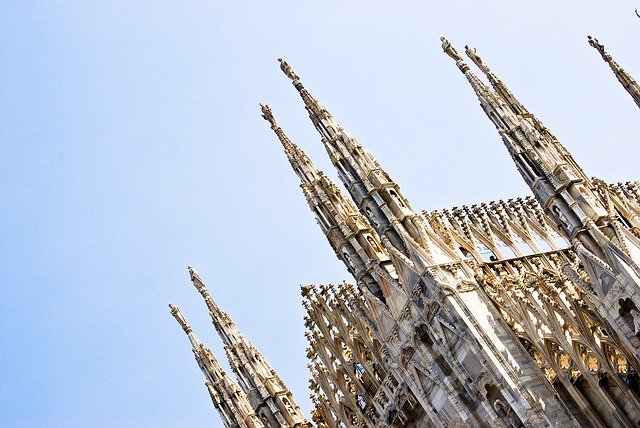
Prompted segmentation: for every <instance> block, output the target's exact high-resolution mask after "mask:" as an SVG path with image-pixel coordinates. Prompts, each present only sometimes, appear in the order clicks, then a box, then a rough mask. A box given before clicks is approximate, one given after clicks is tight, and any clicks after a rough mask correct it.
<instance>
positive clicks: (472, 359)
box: [171, 37, 640, 428]
mask: <svg viewBox="0 0 640 428" xmlns="http://www.w3.org/2000/svg"><path fill="white" fill-rule="evenodd" d="M589 43H590V44H591V46H593V47H594V48H595V49H596V50H597V51H598V52H599V53H600V54H601V56H602V58H603V59H604V61H605V62H606V63H607V64H608V65H609V66H610V67H611V69H612V71H613V72H614V74H615V76H616V77H617V78H618V80H619V81H620V82H621V83H622V85H623V86H624V88H625V89H626V90H627V91H628V92H629V94H630V95H631V96H632V97H633V99H634V101H635V102H636V104H638V106H639V107H640V85H638V84H637V83H636V81H635V80H634V79H633V78H632V77H631V76H630V75H629V74H628V73H627V72H625V71H624V70H623V69H622V68H621V67H620V66H619V65H618V64H617V62H616V61H615V60H613V58H612V57H611V55H609V54H608V53H607V52H606V51H605V49H604V47H603V46H602V45H601V44H600V43H599V42H598V41H597V40H596V39H595V38H592V37H589ZM442 47H443V50H444V52H445V53H446V54H447V55H449V56H450V57H451V58H452V59H453V60H454V61H455V64H456V66H457V68H458V69H459V70H460V72H461V73H462V74H463V75H464V77H465V78H466V79H467V80H468V82H469V84H470V85H471V88H472V89H473V91H474V92H475V94H476V95H477V97H478V100H479V102H480V106H481V107H482V109H483V110H484V112H485V113H486V115H487V116H488V118H489V119H490V120H491V121H492V122H493V123H494V125H495V127H496V129H497V130H498V133H499V135H500V137H501V138H502V141H503V143H504V145H505V147H506V149H507V151H508V153H509V155H510V156H511V158H512V159H513V161H514V162H515V164H516V167H517V169H518V171H519V172H520V174H521V175H522V177H523V179H524V180H525V182H526V183H527V185H528V186H529V187H530V188H531V190H532V192H533V197H525V198H516V199H509V200H500V201H492V202H488V203H482V204H479V205H472V206H462V207H459V208H458V207H454V208H453V209H449V210H446V209H445V210H441V211H431V212H426V211H424V212H422V213H419V212H417V211H415V210H414V209H413V208H412V207H411V204H410V202H409V201H408V200H407V199H406V198H405V197H404V195H403V194H402V192H401V191H400V188H399V186H398V185H397V184H396V183H395V182H394V181H393V180H392V178H391V177H390V176H389V175H388V174H387V173H386V172H385V170H384V169H383V168H382V167H381V165H380V164H379V163H378V161H377V160H376V159H375V158H374V157H373V155H372V154H371V153H370V152H368V151H367V150H366V149H365V148H364V147H363V146H362V145H361V144H360V143H359V142H358V141H357V140H356V139H354V138H353V137H351V136H350V135H349V134H348V133H347V132H346V131H345V130H344V128H342V126H340V125H339V124H338V122H337V121H336V120H335V119H334V118H333V116H332V115H331V113H329V111H328V110H327V109H326V108H324V107H323V106H322V105H321V104H320V103H319V102H318V101H317V100H316V98H314V97H313V96H312V95H311V94H310V93H309V92H308V91H307V89H306V88H305V87H304V86H303V84H302V83H301V81H300V78H299V77H298V75H297V74H296V73H295V72H294V71H293V69H292V68H291V66H289V64H287V63H286V62H285V61H283V60H279V61H280V66H281V68H282V70H283V72H284V73H285V75H286V76H287V77H288V78H289V79H290V80H291V81H292V83H293V86H294V87H295V89H296V90H297V92H298V93H299V95H300V96H301V98H302V100H303V102H304V105H305V108H306V110H307V112H308V114H309V117H310V119H311V121H312V123H313V125H314V126H315V127H316V129H317V130H318V132H319V133H320V135H321V140H322V143H323V145H324V146H325V148H326V150H327V153H328V155H329V157H330V159H331V161H332V163H333V165H334V166H335V167H336V169H337V171H338V175H339V177H340V181H342V184H343V185H344V186H345V187H346V190H347V193H346V194H344V193H343V192H341V191H340V190H339V189H338V187H337V186H336V185H335V184H334V183H333V182H331V180H329V179H328V178H327V176H326V175H325V174H324V173H323V172H322V171H320V170H318V169H317V168H316V167H315V166H314V164H313V163H312V161H311V160H310V159H309V158H308V157H307V156H306V154H305V153H304V152H303V151H302V150H301V149H300V148H299V147H298V146H297V145H296V144H295V143H293V142H292V141H291V140H290V139H289V138H288V137H287V135H286V134H285V133H284V131H283V130H282V128H281V127H280V126H279V125H278V123H277V121H276V119H275V117H274V115H273V113H272V111H271V109H270V108H269V107H268V106H267V105H262V115H263V117H264V119H265V120H267V121H268V123H269V124H270V126H271V129H272V130H273V132H274V133H275V134H276V136H277V138H278V139H279V140H280V142H281V143H282V146H283V148H284V152H285V154H286V156H287V158H288V160H289V162H290V164H291V167H292V168H293V170H294V172H295V173H296V174H297V176H298V178H299V179H300V186H301V188H302V191H303V194H304V196H305V198H306V200H307V202H308V204H309V206H310V208H311V210H312V211H313V213H314V214H315V217H316V219H317V221H318V224H319V226H320V228H321V229H322V231H323V233H324V234H325V235H326V237H327V240H328V241H329V243H330V244H331V247H332V248H333V250H334V251H335V253H336V255H337V257H338V258H339V259H340V260H341V261H342V262H343V263H344V264H345V266H346V267H347V269H348V270H349V272H350V273H351V275H352V276H353V278H354V280H355V282H354V284H353V285H352V284H349V283H342V284H339V285H321V286H313V285H309V286H303V287H302V296H303V305H304V307H305V309H306V312H307V315H306V316H305V320H304V322H305V326H306V330H307V331H306V333H305V335H306V337H307V339H308V341H309V344H310V346H309V348H308V352H307V356H308V358H309V369H310V371H311V380H310V389H311V398H312V400H313V403H314V405H315V408H314V410H313V412H312V420H313V424H314V425H315V426H317V427H319V428H339V427H367V428H374V427H484V426H492V427H521V426H531V427H542V426H558V427H560V426H562V427H601V426H607V427H633V426H638V425H640V378H639V375H638V373H639V371H640V185H639V183H638V182H627V183H624V184H620V183H619V184H609V183H605V182H603V181H602V180H599V179H596V178H590V177H589V176H588V175H586V174H585V172H584V171H583V170H582V168H581V167H580V165H578V164H577V162H576V161H575V160H574V158H573V157H572V155H571V153H570V152H569V151H568V150H567V149H566V148H565V147H564V146H563V145H562V144H561V143H560V142H559V141H558V140H557V138H556V137H555V136H554V135H553V134H552V133H551V131H550V130H549V129H547V128H546V127H545V126H544V125H543V123H542V122H541V121H540V120H538V119H537V118H536V117H535V116H534V115H533V114H532V113H530V112H529V111H528V110H527V109H526V108H525V107H524V106H523V105H522V104H521V103H520V102H519V101H518V100H517V99H516V98H515V96H514V95H513V94H512V93H511V91H510V90H509V89H508V88H507V86H506V85H505V84H504V83H503V81H502V80H501V79H500V78H499V77H498V76H496V75H495V74H494V73H493V72H492V71H491V70H490V69H489V67H488V66H487V65H486V64H485V63H484V62H483V61H482V59H481V58H480V57H479V56H478V54H477V53H476V51H475V50H474V49H470V48H468V47H466V49H465V54H466V56H467V57H468V58H469V60H470V63H467V62H466V61H465V59H463V57H462V55H461V54H459V53H458V51H457V50H456V49H455V48H454V47H453V46H452V45H451V44H450V43H449V42H448V41H447V40H446V39H444V38H443V39H442ZM470 64H472V65H474V66H475V68H476V69H477V70H479V71H480V74H481V75H484V76H483V78H482V79H481V78H479V77H478V75H477V74H476V73H474V71H473V69H472V67H471V65H470ZM485 82H488V84H487V83H485ZM189 272H190V276H191V280H192V282H193V284H194V285H195V287H196V289H197V290H198V291H199V292H200V293H201V294H202V296H203V298H204V300H205V302H206V304H207V306H208V308H209V312H210V314H211V318H212V320H213V323H214V326H215V328H216V330H217V331H218V333H219V335H220V337H221V338H222V340H223V342H224V349H225V351H226V354H227V357H228V359H229V363H230V365H231V368H232V370H233V371H234V373H235V375H236V378H237V382H235V381H234V380H232V379H231V378H230V377H229V376H228V375H227V374H226V373H225V372H224V370H223V369H222V368H221V367H220V365H219V364H218V362H217V361H216V359H215V357H213V355H212V354H211V351H209V350H208V349H207V348H206V347H205V346H204V344H202V342H200V341H199V339H198V338H197V337H196V336H195V335H194V333H193V331H192V330H191V327H190V326H189V325H188V324H187V321H186V320H185V318H184V317H183V315H182V314H181V313H180V311H179V309H178V308H177V307H175V306H173V305H171V313H172V314H173V315H174V316H175V318H176V319H177V321H178V322H179V323H180V325H181V326H182V328H183V329H184V331H185V333H186V334H187V335H188V337H189V339H190V341H191V344H192V347H193V352H194V354H195V357H196V360H197V362H198V364H199V366H200V368H201V369H202V371H203V373H204V375H205V378H206V386H207V389H208V390H209V393H210V395H211V398H212V400H213V404H214V406H215V407H216V409H217V410H218V411H219V413H220V415H221V417H222V419H223V421H224V424H225V427H228V428H230V427H311V426H312V424H311V423H310V422H308V421H307V420H306V419H305V417H304V416H303V414H302V413H301V411H300V408H299V407H298V406H297V405H296V403H295V401H294V399H293V396H292V394H291V392H290V391H289V390H288V389H287V387H286V386H285V384H284V383H283V382H282V380H281V379H280V378H279V376H278V375H277V374H276V372H275V371H274V370H273V369H272V368H271V366H270V365H269V363H268V362H267V361H266V359H265V358H264V356H263V355H262V354H261V353H260V352H259V351H258V350H257V349H255V347H254V346H253V345H252V344H251V343H250V342H249V341H248V340H246V339H245V338H244V336H242V334H241V333H240V332H239V331H238V330H237V328H236V327H235V325H234V323H233V321H232V320H231V319H230V318H229V316H228V315H227V314H225V313H224V312H223V311H222V310H220V308H219V307H218V306H217V304H216V303H215V301H214V300H213V299H212V297H211V296H210V294H209V292H208V291H207V289H206V287H205V285H204V283H203V282H202V280H201V279H200V277H199V276H198V274H197V273H196V272H195V271H194V270H193V269H192V268H189Z"/></svg>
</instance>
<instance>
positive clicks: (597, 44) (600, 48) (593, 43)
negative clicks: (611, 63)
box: [587, 36, 607, 57]
mask: <svg viewBox="0 0 640 428" xmlns="http://www.w3.org/2000/svg"><path fill="white" fill-rule="evenodd" d="M587 39H589V44H590V45H591V46H593V47H594V48H596V50H597V51H598V52H600V55H602V56H603V57H604V56H605V55H607V52H606V51H605V50H604V45H603V44H602V43H600V42H598V39H596V38H595V37H592V36H587Z"/></svg>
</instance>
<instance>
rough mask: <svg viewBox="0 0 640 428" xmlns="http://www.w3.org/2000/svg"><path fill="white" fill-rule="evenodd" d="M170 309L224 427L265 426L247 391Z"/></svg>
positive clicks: (176, 310) (175, 307)
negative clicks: (190, 349)
mask: <svg viewBox="0 0 640 428" xmlns="http://www.w3.org/2000/svg"><path fill="white" fill-rule="evenodd" d="M169 308H171V315H173V317H174V318H175V319H176V321H178V324H180V326H181V327H182V329H183V330H184V332H185V333H186V335H187V337H188V338H189V341H190V342H191V347H192V350H193V354H194V355H195V358H196V361H197V362H198V366H200V370H202V373H203V374H204V376H205V378H206V382H205V385H206V387H207V390H208V392H209V396H210V397H211V400H212V402H213V405H214V407H215V408H216V410H218V412H219V413H220V417H221V418H222V421H223V422H224V425H225V427H226V428H235V427H241V428H262V427H264V424H263V423H262V422H261V421H260V419H259V418H258V417H257V416H256V414H255V413H254V411H253V409H252V407H251V404H250V403H249V400H248V398H247V396H246V394H245V393H244V392H243V391H241V390H240V387H238V385H237V384H236V383H235V382H234V381H233V380H231V378H230V377H229V376H228V375H227V373H226V372H225V371H224V369H223V368H222V367H221V366H220V364H219V363H218V360H217V359H216V358H215V357H214V355H213V353H212V352H211V350H210V349H209V348H207V347H206V346H205V345H204V344H203V343H202V342H201V341H200V339H198V337H197V336H196V335H195V333H194V332H193V329H192V328H191V326H190V325H189V323H188V322H187V320H186V318H185V317H184V315H182V312H180V309H179V308H178V307H177V306H175V305H169Z"/></svg>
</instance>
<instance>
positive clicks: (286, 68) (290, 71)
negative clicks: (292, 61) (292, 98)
mask: <svg viewBox="0 0 640 428" xmlns="http://www.w3.org/2000/svg"><path fill="white" fill-rule="evenodd" d="M278 61H279V62H280V69H282V71H284V74H286V75H287V77H288V78H289V79H291V80H294V81H295V80H300V78H299V77H298V75H297V74H296V72H295V71H293V68H291V66H290V65H289V63H288V62H287V61H285V60H283V59H282V58H278Z"/></svg>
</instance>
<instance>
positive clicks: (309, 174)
mask: <svg viewBox="0 0 640 428" xmlns="http://www.w3.org/2000/svg"><path fill="white" fill-rule="evenodd" d="M260 108H261V109H262V117H263V118H264V120H266V121H267V122H269V124H270V125H271V129H272V130H273V132H274V133H275V134H276V135H277V136H278V139H279V140H280V142H281V143H282V147H283V149H284V152H285V154H286V155H287V159H288V160H289V163H290V164H291V167H292V168H293V170H294V171H295V172H296V174H298V177H300V179H301V180H302V181H304V182H306V183H311V182H312V181H313V180H316V179H317V178H318V177H319V175H318V170H317V169H316V168H315V166H314V165H313V163H312V162H311V160H310V159H309V158H308V157H307V155H306V154H305V153H304V152H303V151H302V150H301V149H300V148H299V147H298V146H297V145H296V144H294V143H293V142H292V141H291V140H290V139H289V137H288V136H287V135H286V134H285V133H284V131H283V130H282V128H281V127H280V125H278V123H277V122H276V119H275V117H274V116H273V113H272V112H271V108H270V107H269V105H267V104H260Z"/></svg>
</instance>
